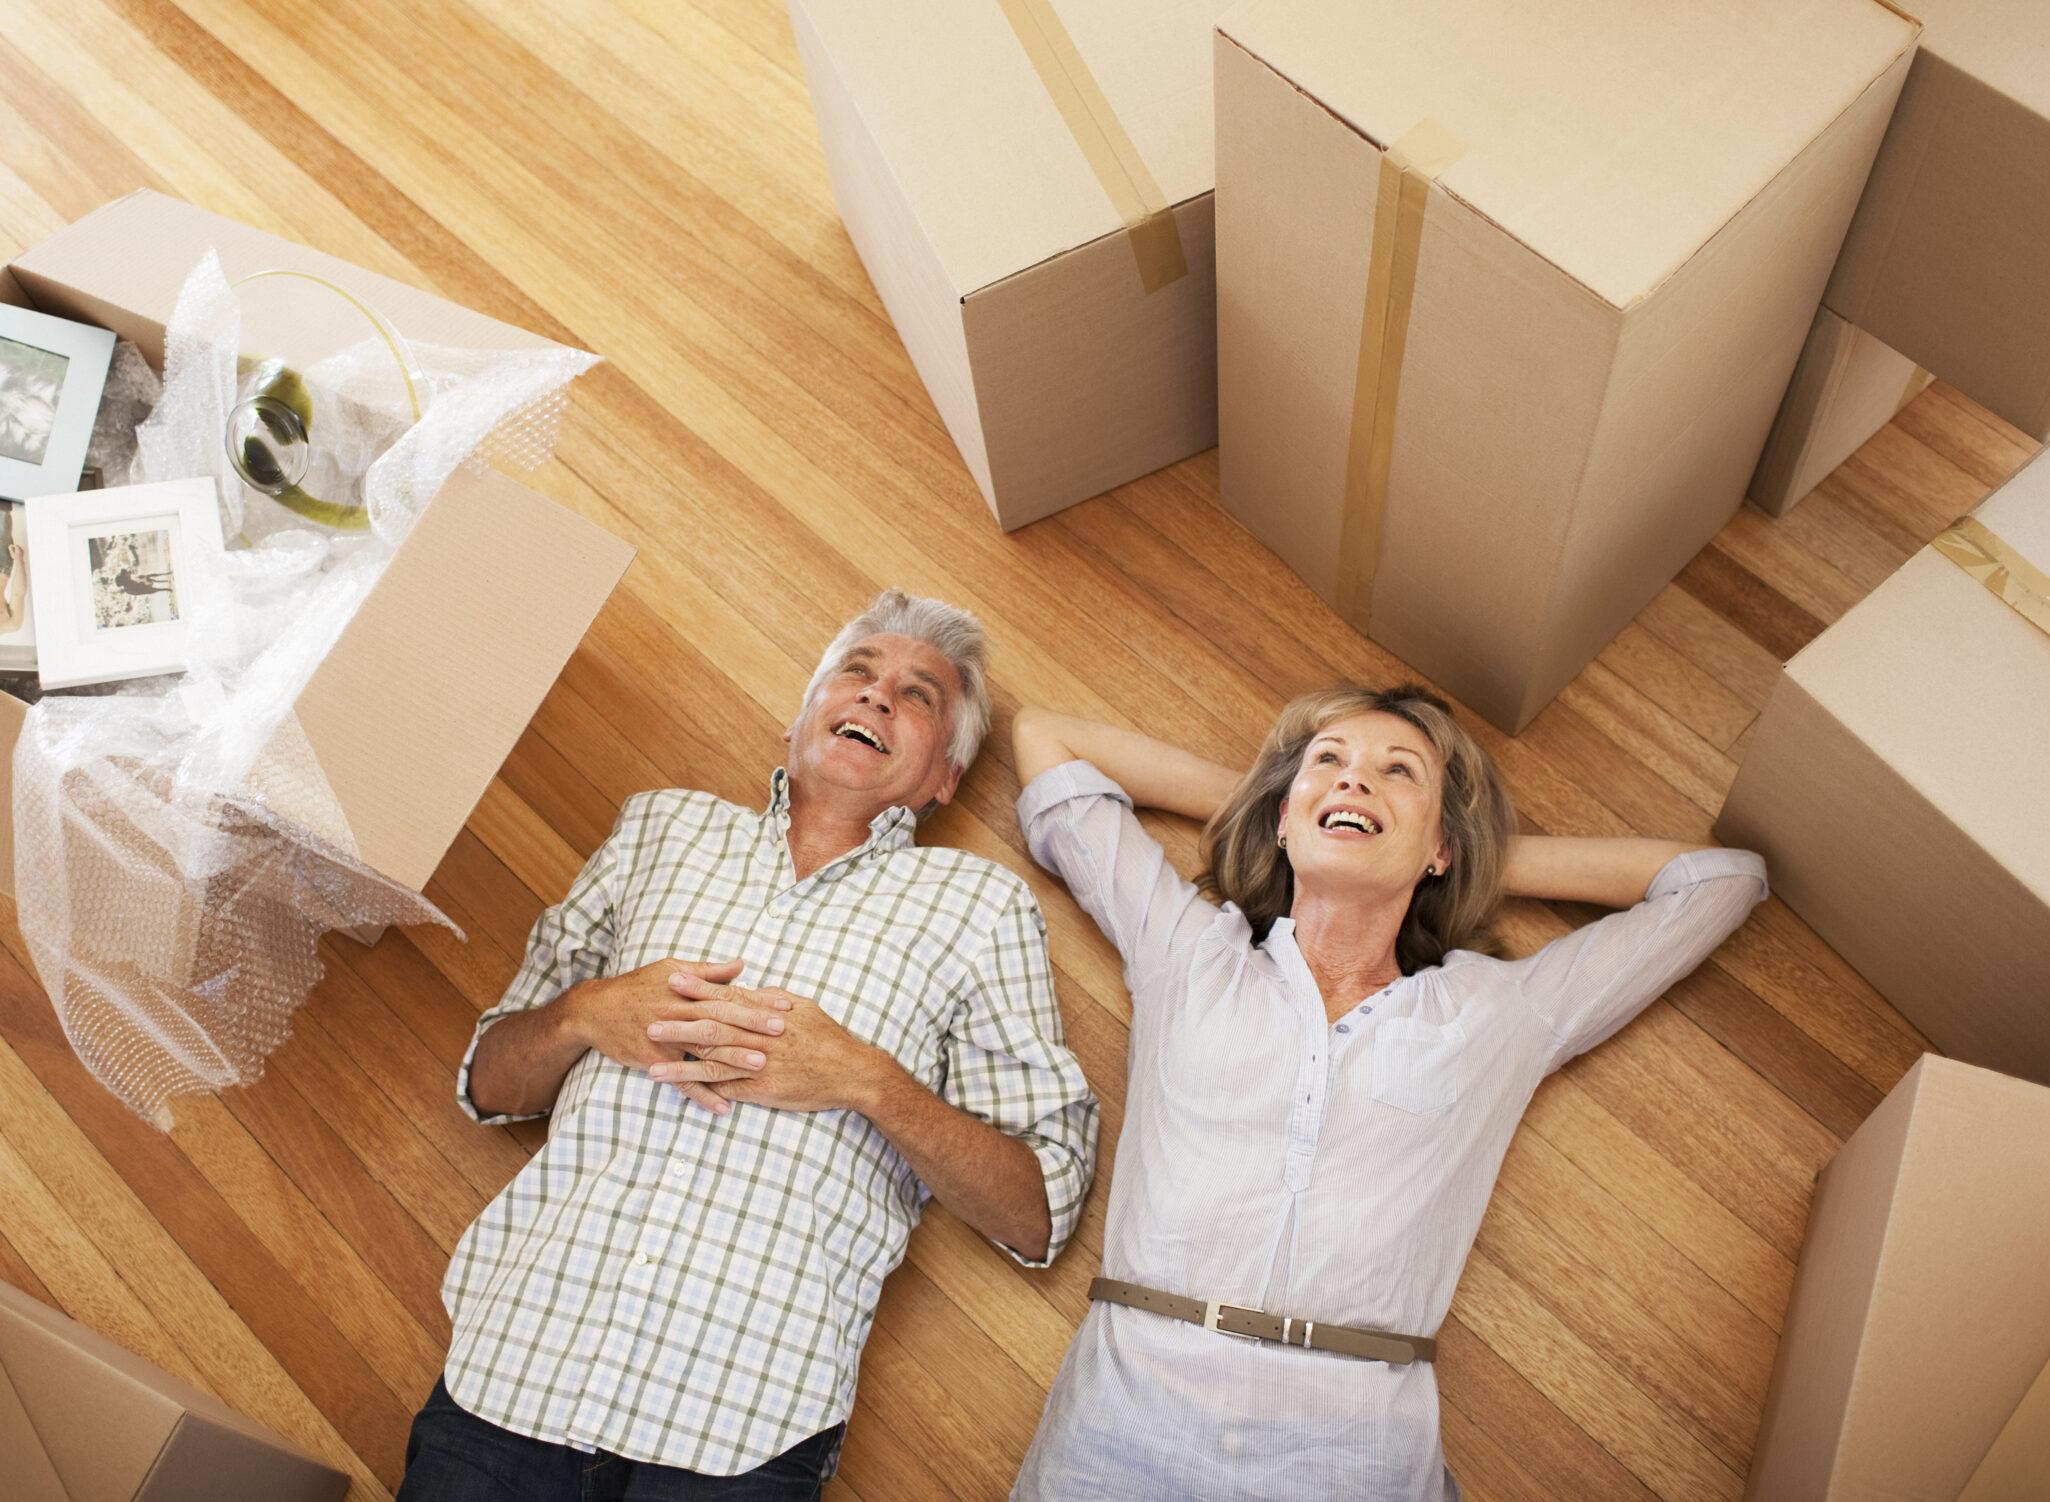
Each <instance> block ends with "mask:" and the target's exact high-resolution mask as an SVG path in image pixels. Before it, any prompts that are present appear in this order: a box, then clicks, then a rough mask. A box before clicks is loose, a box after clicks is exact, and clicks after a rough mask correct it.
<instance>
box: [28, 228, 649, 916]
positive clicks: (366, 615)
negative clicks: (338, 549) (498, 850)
mask: <svg viewBox="0 0 2050 1502" xmlns="http://www.w3.org/2000/svg"><path fill="white" fill-rule="evenodd" d="M209 248H211V249H213V250H215V251H217V252H218V253H219V255H220V258H221V265H222V268H223V270H224V271H225V272H226V274H227V276H228V277H229V279H230V280H231V281H232V280H233V279H235V278H236V277H239V276H242V275H245V274H247V273H249V272H254V271H259V270H276V269H286V270H296V271H305V272H310V273H313V274H315V275H318V276H322V277H325V278H327V279H328V280H330V281H332V282H334V283H336V284H338V285H340V286H342V287H345V288H347V289H348V290H349V291H350V292H352V293H353V294H354V295H355V296H357V297H358V298H360V299H362V300H363V301H365V302H367V303H368V304H369V305H370V306H372V307H374V308H376V309H378V310H379V311H380V312H381V313H383V314H384V315H385V317H387V318H388V319H389V320H390V321H391V322H392V323H393V324H394V325H396V326H397V327H398V329H399V330H400V331H401V332H402V333H404V334H405V335H407V336H408V337H409V338H412V339H414V340H417V341H420V342H423V343H430V344H442V345H451V346H457V347H465V348H471V349H533V348H546V347H551V346H549V344H548V341H546V340H544V339H541V338H539V337H538V336H536V335H533V334H529V333H527V332H525V331H524V330H521V329H516V328H513V327H511V326H509V325H507V324H503V323H499V322H496V321H495V320H492V319H489V318H486V317H483V316H482V315H481V314H477V313H472V312H470V311H468V310H467V309H464V308H459V307H457V306H455V305H454V304H453V303H449V302H445V301H443V300H442V299H441V298H438V297H433V296H430V295H429V294H427V293H424V292H421V291H419V290H417V289H415V288H412V287H408V286H405V285H403V284H401V283H399V282H395V281H392V280H391V279H389V278H387V277H382V276H376V275H373V274H372V273H370V272H367V271H363V270H361V269H360V268H358V267H354V266H350V265H348V264H347V263H346V262H343V261H339V260H337V259H335V258H334V257H332V256H327V255H322V254H320V253H319V252H317V251H312V250H308V249H307V248H305V247H304V246H300V245H295V244H292V243H291V242H290V241H286V240H281V239H279V238H278V237H276V236H274V235H267V234H263V233H260V232H259V231H256V230H253V229H250V228H248V227H247V226H245V225H240V224H236V223H233V222H232V221H230V220H226V219H222V218H220V217H218V216H216V215H213V214H208V213H205V212H203V211H201V210H199V209H196V208H193V207H192V206H190V205H189V204H184V203H181V202H179V201H177V200H176V199H172V198H167V197H164V196H163V195H161V194H157V193H151V192H141V193H136V194H134V195H132V196H130V197H128V198H124V199H121V200H119V201H118V202H115V203H113V204H110V205H108V206H107V207H105V208H103V209H100V210H99V211H98V212H96V213H94V214H91V215H89V216H87V217H86V218H84V219H82V220H80V221H79V222H78V223H76V224H74V225H72V226H71V227H70V228H68V229H65V230H62V231H60V232H59V233H57V234H56V235H54V236H52V237H51V238H50V239H48V240H45V241H44V242H42V243H41V244H40V245H37V246H35V247H33V248H32V249H30V250H28V251H27V252H25V253H24V254H22V255H21V256H20V257H18V258H17V259H16V260H15V261H14V262H13V264H12V265H10V266H8V267H7V268H6V269H5V270H4V271H0V299H4V300H5V301H8V302H12V303H16V304H25V305H27V306H30V307H34V308H37V309H40V310H41V311H43V312H46V313H54V314H58V315H60V316H62V317H66V318H75V319H79V320H82V321H84V322H88V323H95V324H99V325H101V326H102V327H105V328H110V329H113V330H114V331H115V332H116V333H117V334H120V335H121V336H123V337H124V338H127V339H131V340H133V341H134V342H135V343H136V344H137V345H138V346H140V348H141V349H142V351H143V353H144V355H145V356H147V357H148V358H149V360H150V361H151V363H152V364H154V365H157V366H159V367H161V365H162V362H163V340H164V325H165V323H166V321H167V320H168V319H169V318H170V316H171V310H172V307H173V305H174V304H175V302H176V301H177V296H178V291H179V288H180V286H181V285H182V284H183V282H184V280H185V277H186V275H187V274H188V273H189V272H190V271H191V270H192V268H193V267H194V266H195V265H197V264H198V263H199V260H200V258H201V257H202V256H203V255H204V254H205V253H206V251H207V250H208V249H209ZM316 290H317V289H316ZM272 332H273V333H274V334H277V333H284V334H287V335H288V336H289V343H288V344H285V345H284V346H283V347H278V348H272V349H267V350H266V351H265V353H267V354H275V355H280V356H283V357H284V358H285V359H286V360H287V362H288V363H290V364H292V365H294V366H297V367H298V368H300V369H304V368H306V366H308V365H310V364H312V363H313V362H314V361H316V360H318V359H320V358H322V357H324V356H326V355H328V354H330V353H333V352H334V351H335V350H338V349H341V348H344V347H346V346H348V345H351V344H354V343H356V342H357V341H358V340H359V339H360V338H361V337H362V335H363V324H362V322H361V320H360V317H359V315H357V314H356V313H355V312H353V311H352V310H351V309H350V308H348V307H347V306H346V305H345V304H343V303H342V302H341V300H340V299H337V298H332V297H328V296H325V295H309V296H307V297H306V298H305V299H304V300H303V309H302V311H301V312H300V313H298V314H297V315H295V317H294V318H293V319H292V320H291V322H290V326H289V329H286V330H273V331H272ZM632 557H633V549H632V548H630V547H629V546H627V544H625V543H623V542H621V541H620V540H619V539H618V538H616V537H613V536H611V535H610V534H609V533H607V532H605V531H603V530H601V529H600V528H598V527H595V526H593V525H592V524H591V523H589V522H587V521H584V520H583V519H582V518H580V517H577V516H574V515H572V514H571V513H569V512H568V511H565V510H564V509H563V508H561V507H560V506H557V505H556V504H555V503H554V502H552V501H550V500H548V499H547V498H545V497H543V496H541V495H538V494H536V493H535V492H534V491H532V490H529V489H528V488H527V487H525V486H524V485H520V484H516V483H515V482H514V481H512V480H509V479H506V478H504V477H503V476H500V475H498V474H496V473H491V472H485V473H479V472H474V471H471V470H468V469H461V470H458V471H457V472H456V474H455V475H454V477H453V478H451V479H450V480H449V482H448V484H447V485H446V486H444V487H443V489H442V491H441V493H440V494H439V495H438V496H436V497H435V499H434V500H433V501H432V502H431V503H430V504H429V505H428V507H427V509H426V511H425V512H424V513H423V514H422V516H421V518H420V520H419V522H418V523H417V524H416V525H415V527H414V529H413V531H412V533H411V534H410V535H409V536H408V538H407V539H406V541H405V542H404V543H403V544H402V545H401V546H400V548H399V550H398V553H397V555H396V556H395V557H394V558H393V560H392V562H391V564H390V565H389V566H388V567H387V569H386V570H385V573H384V576H383V577H382V578H381V579H380V580H379V582H378V584H377V586H376V588H375V589H373V590H372V592H371V594H370V596H369V598H368V599H367V600H366V601H365V602H364V604H363V606H362V608H361V609H360V610H359V611H358V612H357V614H356V616H355V618H354V619H353V620H352V621H351V622H350V623H349V625H348V626H347V627H346V628H345V629H344V631H343V632H342V635H341V637H340V639H339V640H338V641H337V642H336V643H335V645H334V647H333V649H332V650H331V651H330V652H329V653H328V655H327V657H326V658H325V659H324V660H323V662H322V664H321V666H320V667H319V669H318V670H317V671H316V672H315V674H314V676H313V678H312V680H311V682H309V683H308V684H307V686H306V688H305V689H304V691H303V692H302V693H301V694H300V696H299V698H298V700H297V702H296V703H295V705H294V714H295V717H296V720H297V724H298V726H299V728H300V729H301V730H303V732H304V735H305V740H306V744H307V746H308V747H310V749H311V752H312V754H313V756H314V758H315V759H316V760H317V762H318V765H319V768H320V770H321V772H322V773H323V774H324V775H325V776H326V778H327V781H328V784H329V786H330V787H331V788H332V789H333V792H334V795H335V798H336V799H337V801H338V802H339V804H340V806H341V811H342V814H343V816H344V818H345V819H346V821H347V825H348V832H349V835H350V836H351V837H352V840H353V843H354V845H355V847H356V853H357V854H358V856H359V857H360V858H361V859H362V860H363V861H364V863H365V864H367V865H369V866H370V867H372V868H373V869H374V870H377V871H379V872H381V873H383V874H384V875H386V876H388V877H390V878H392V879H393V880H394V881H397V882H398V883H400V884H401V885H403V886H408V887H412V888H414V889H415V890H418V889H419V888H420V887H422V886H424V885H426V882H427V879H428V878H429V877H430V876H431V875H433V873H434V868H435V866H436V865H438V864H439V863H440V860H441V857H442V855H443V854H444V853H445V852H446V851H447V849H448V847H449V845H450V844H451V843H453V842H454V840H455V837H456V835H457V833H458V832H459V831H460V830H461V829H462V826H463V822H464V821H465V820H466V819H467V818H468V817H469V815H470V811H471V810H472V809H473V808H475V807H476V804H477V800H478V799H479V798H480V797H482V796H483V793H484V790H485V788H486V787H487V786H488V785H489V784H490V781H491V778H492V776H493V775H494V774H495V773H496V772H497V771H498V768H499V764H500V763H501V762H503V761H504V759H505V756H506V753H507V752H508V751H510V750H511V749H512V746H513V742H514V741H516V740H518V739H519V736H520V733H521V732H522V731H523V730H525V729H526V726H527V722H528V721H529V720H530V719H532V718H533V714H534V711H535V709H536V708H538V707H539V705H540V703H541V700H542V698H543V697H544V696H545V695H546V694H547V692H548V689H549V687H550V685H551V684H553V683H554V681H555V676H556V674H557V673H559V672H561V670H562V665H563V664H564V663H565V662H567V661H568V660H569V655H570V653H571V652H573V651H574V650H575V649H576V645H577V643H578V641H579V640H581V639H582V637H583V634H584V632H585V631H586V630H587V629H588V628H589V626H590V624H591V621H592V620H593V619H594V618H595V617H596V615H597V613H598V610H599V607H600V606H602V605H603V604H604V603H605V599H606V597H607V596H608V595H609V594H611V592H612V589H613V586H614V585H616V584H617V583H618V582H619V579H620V576H621V575H622V574H623V573H624V572H625V571H626V566H627V564H628V563H629V562H630V561H631V559H632ZM542 559H545V560H547V565H546V579H545V585H546V587H545V588H531V587H523V588H508V587H506V583H505V581H507V580H509V579H511V580H524V581H529V582H530V583H531V582H532V581H534V580H535V577H536V568H537V562H536V561H537V560H542ZM26 712H27V711H26V708H25V706H23V705H22V704H21V703H20V702H19V701H18V700H15V699H12V698H10V697H8V696H7V695H5V694H0V888H4V889H5V890H7V891H12V890H13V868H14V867H13V863H14V839H13V829H12V821H11V813H12V808H13V796H12V791H13V789H12V766H13V760H12V751H13V747H14V742H15V740H16V738H17V737H18V736H19V734H20V732H21V726H22V719H23V716H24V715H25V714H26Z"/></svg>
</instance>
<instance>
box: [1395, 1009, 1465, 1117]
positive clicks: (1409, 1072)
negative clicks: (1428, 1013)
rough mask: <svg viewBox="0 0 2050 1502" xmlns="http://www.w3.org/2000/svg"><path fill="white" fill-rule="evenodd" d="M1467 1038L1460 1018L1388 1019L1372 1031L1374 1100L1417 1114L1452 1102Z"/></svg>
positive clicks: (1456, 1088) (1425, 1113)
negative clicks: (1432, 1019) (1440, 1019)
mask: <svg viewBox="0 0 2050 1502" xmlns="http://www.w3.org/2000/svg"><path fill="white" fill-rule="evenodd" d="M1465 1041H1466V1033H1465V1030H1464V1029H1462V1028H1461V1027H1460V1025H1459V1024H1458V1023H1456V1022H1446V1023H1437V1022H1426V1021H1424V1019H1423V1018H1421V1017H1390V1018H1389V1019H1388V1020H1387V1021H1385V1022H1383V1023H1382V1024H1381V1026H1380V1027H1379V1028H1378V1029H1377V1030H1376V1031H1375V1033H1374V1099H1375V1100H1377V1101H1380V1102H1381V1103H1382V1104H1383V1105H1389V1106H1394V1107H1396V1108H1397V1109H1399V1110H1403V1111H1408V1112H1410V1113H1411V1114H1413V1115H1417V1116H1426V1115H1429V1114H1430V1113H1431V1112H1433V1111H1438V1110H1442V1109H1444V1108H1445V1107H1446V1106H1449V1105H1451V1104H1452V1102H1453V1101H1455V1100H1457V1099H1458V1098H1459V1060H1460V1056H1461V1054H1462V1053H1463V1052H1464V1048H1463V1045H1464V1043H1465Z"/></svg>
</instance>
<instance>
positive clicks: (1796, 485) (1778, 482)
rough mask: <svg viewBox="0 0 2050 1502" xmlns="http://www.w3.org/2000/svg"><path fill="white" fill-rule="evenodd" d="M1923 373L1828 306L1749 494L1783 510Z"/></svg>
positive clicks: (1767, 507)
mask: <svg viewBox="0 0 2050 1502" xmlns="http://www.w3.org/2000/svg"><path fill="white" fill-rule="evenodd" d="M1931 379H1933V378H1932V377H1931V376H1930V374H1929V372H1928V371H1926V370H1924V369H1923V368H1922V367H1921V366H1919V365H1917V364H1916V363H1915V362H1914V361H1913V360H1910V359H1909V358H1908V357H1907V356H1906V355H1904V354H1902V353H1901V352H1900V351H1899V350H1897V349H1892V348H1889V347H1888V346H1887V345H1885V344H1882V343H1880V341H1879V340H1877V339H1875V338H1873V337H1872V336H1871V335H1870V334H1868V333H1867V332H1865V330H1863V329H1861V328H1859V327H1858V326H1857V325H1856V324H1851V323H1846V322H1844V320H1843V319H1841V318H1839V317H1837V315H1836V314H1834V313H1832V312H1830V310H1829V309H1828V308H1827V307H1822V308H1817V309H1816V310H1815V326H1814V327H1813V328H1812V329H1810V330H1809V331H1808V342H1807V344H1806V345H1804V346H1803V347H1802V349H1801V360H1800V363H1799V364H1797V365H1796V366H1795V367H1794V378H1793V380H1791V381H1789V382H1788V383H1787V394H1786V397H1785V398H1784V399H1783V400H1782V401H1781V402H1780V410H1779V416H1777V417H1775V418H1774V419H1773V420H1772V433H1771V435H1770V436H1769V437H1768V438H1767V439H1766V440H1765V452H1764V453H1763V454H1761V455H1760V456H1759V459H1758V469H1757V471H1756V472H1755V473H1754V474H1753V475H1752V476H1751V491H1750V500H1751V502H1752V504H1753V505H1755V506H1757V507H1759V509H1761V510H1762V511H1764V512H1765V513H1766V514H1767V515H1769V516H1784V515H1786V513H1787V511H1788V510H1789V508H1791V507H1792V506H1793V504H1794V503H1795V502H1796V501H1798V500H1800V499H1801V497H1803V496H1805V495H1806V494H1808V492H1809V491H1811V490H1813V489H1814V488H1815V487H1816V486H1818V485H1820V484H1821V483H1822V482H1823V481H1824V480H1826V479H1828V478H1829V476H1830V474H1831V472H1832V471H1834V470H1835V469H1836V467H1837V466H1838V465H1839V464H1841V463H1843V462H1844V460H1846V459H1848V458H1850V457H1851V455H1852V454H1855V453H1856V452H1857V451H1858V450H1859V449H1860V448H1862V447H1863V446H1864V443H1865V440H1866V439H1868V438H1870V437H1871V436H1872V435H1873V434H1874V433H1876V432H1878V431H1879V430H1880V429H1881V428H1883V427H1885V426H1886V425H1887V424H1888V423H1889V422H1891V421H1893V415H1894V414H1895V413H1896V412H1898V411H1900V409H1901V408H1903V407H1905V406H1906V405H1907V404H1908V403H1909V402H1911V401H1913V400H1914V399H1915V398H1916V397H1917V396H1919V395H1921V394H1922V391H1923V389H1924V388H1925V387H1927V386H1928V384H1929V382H1930V380H1931Z"/></svg>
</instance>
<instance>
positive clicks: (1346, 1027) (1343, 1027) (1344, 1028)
mask: <svg viewBox="0 0 2050 1502" xmlns="http://www.w3.org/2000/svg"><path fill="white" fill-rule="evenodd" d="M1338 1030H1339V1031H1340V1032H1341V1033H1349V1032H1351V1031H1352V1024H1351V1023H1350V1022H1341V1023H1339V1024H1338Z"/></svg>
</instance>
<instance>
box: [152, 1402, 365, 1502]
mask: <svg viewBox="0 0 2050 1502" xmlns="http://www.w3.org/2000/svg"><path fill="white" fill-rule="evenodd" d="M348 1490H349V1477H348V1475H347V1474H346V1473H345V1472H342V1471H338V1470H335V1469H334V1468H332V1467H331V1466H326V1465H322V1464H321V1463H320V1462H319V1461H317V1460H315V1459H314V1458H313V1457H312V1456H310V1455H306V1454H303V1453H301V1452H300V1451H297V1450H293V1449H290V1448H288V1447H286V1446H283V1445H280V1444H279V1443H278V1442H277V1441H276V1440H275V1439H272V1438H271V1437H270V1436H268V1435H254V1434H249V1433H247V1432H245V1431H243V1430H241V1429H236V1428H231V1427H229V1426H228V1425H225V1424H220V1423H216V1422H214V1421H213V1420H212V1419H209V1418H206V1417H204V1416H203V1415H200V1414H197V1413H188V1414H186V1415H185V1416H184V1418H183V1419H181V1420H180V1421H179V1424H178V1427H177V1428H176V1429H175V1430H173V1431H172V1433H171V1438H170V1439H169V1441H168V1442H166V1444H165V1445H164V1448H163V1452H162V1453H161V1454H160V1455H158V1456H157V1463H156V1465H155V1466H154V1467H153V1468H151V1470H150V1473H149V1475H148V1476H147V1477H145V1478H144V1480H143V1483H142V1486H141V1487H140V1488H139V1489H138V1490H137V1491H136V1493H135V1502H341V1498H342V1496H343V1494H344V1493H346V1492H347V1491H348Z"/></svg>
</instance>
